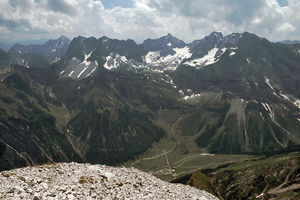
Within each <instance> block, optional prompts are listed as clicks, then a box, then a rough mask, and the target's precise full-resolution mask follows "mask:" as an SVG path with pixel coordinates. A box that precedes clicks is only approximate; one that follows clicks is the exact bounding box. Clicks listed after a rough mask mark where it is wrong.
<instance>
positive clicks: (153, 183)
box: [0, 163, 217, 200]
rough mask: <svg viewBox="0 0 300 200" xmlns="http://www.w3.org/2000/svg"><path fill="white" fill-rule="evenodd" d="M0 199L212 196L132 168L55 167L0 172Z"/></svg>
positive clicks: (209, 199)
mask: <svg viewBox="0 0 300 200" xmlns="http://www.w3.org/2000/svg"><path fill="white" fill-rule="evenodd" d="M0 199H35V200H38V199H50V200H51V199H199V200H214V199H217V198H216V197H214V196H213V195H211V194H209V193H207V192H205V191H201V190H198V189H196V188H193V187H190V186H186V185H182V184H172V183H168V182H164V181H162V180H159V179H158V178H155V177H154V176H152V175H150V174H148V173H146V172H141V171H139V170H137V169H134V168H115V167H108V166H104V165H90V164H79V163H57V164H49V165H42V166H36V167H25V168H20V169H13V170H10V171H2V172H0Z"/></svg>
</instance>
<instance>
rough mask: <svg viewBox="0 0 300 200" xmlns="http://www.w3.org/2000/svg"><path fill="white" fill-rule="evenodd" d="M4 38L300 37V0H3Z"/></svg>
mask: <svg viewBox="0 0 300 200" xmlns="http://www.w3.org/2000/svg"><path fill="white" fill-rule="evenodd" d="M0 8H1V12H0V42H3V41H7V42H12V41H20V40H38V39H46V38H57V37H59V36H60V35H66V36H68V37H70V38H72V37H74V36H77V35H83V36H95V37H97V38H98V37H101V36H103V35H106V36H108V37H111V38H118V39H128V38H131V39H134V40H136V41H137V42H142V41H143V40H144V39H146V38H156V37H160V36H162V35H165V34H167V33H169V32H170V33H172V34H173V35H175V36H177V37H178V38H180V39H183V40H185V41H186V42H190V41H192V40H194V39H200V38H202V37H204V36H205V35H208V34H209V33H210V32H212V31H221V32H223V34H225V35H226V34H230V33H232V32H244V31H249V32H253V33H256V34H258V35H259V36H262V37H266V38H268V39H269V40H272V41H278V40H284V39H300V12H299V10H300V1H299V0H0Z"/></svg>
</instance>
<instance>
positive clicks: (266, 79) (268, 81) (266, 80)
mask: <svg viewBox="0 0 300 200" xmlns="http://www.w3.org/2000/svg"><path fill="white" fill-rule="evenodd" d="M264 78H265V83H266V84H267V85H268V86H269V87H270V88H271V89H272V90H274V88H273V86H272V85H271V83H270V79H269V78H267V77H265V76H264Z"/></svg>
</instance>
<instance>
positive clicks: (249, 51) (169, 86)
mask: <svg viewBox="0 0 300 200" xmlns="http://www.w3.org/2000/svg"><path fill="white" fill-rule="evenodd" d="M299 77H300V44H281V43H272V42H270V41H268V40H267V39H265V38H261V37H259V36H257V35H255V34H252V33H248V32H245V33H232V34H230V35H227V36H223V34H222V33H219V32H212V33H211V34H210V35H208V36H206V37H204V38H203V39H200V40H195V41H193V42H191V43H188V44H187V43H185V42H184V41H182V40H179V39H178V38H176V37H174V36H172V35H171V34H167V35H166V36H163V37H161V38H158V39H147V40H145V41H144V42H143V43H141V44H137V43H136V42H134V41H133V40H130V39H128V40H117V39H110V38H108V37H105V36H104V37H101V38H99V39H97V38H94V37H89V38H85V37H82V36H78V37H76V38H73V39H72V41H70V40H69V39H68V38H66V37H60V38H58V39H56V40H49V41H48V42H46V43H45V44H41V45H19V44H15V45H14V46H13V47H12V48H11V49H10V50H9V51H8V52H5V51H1V50H0V80H1V82H0V93H1V95H0V158H1V161H0V169H1V170H4V169H11V168H15V167H20V166H26V165H33V164H40V163H46V162H58V161H64V162H65V161H66V162H67V161H78V162H90V163H102V164H111V165H112V164H113V165H115V164H121V163H124V162H126V161H128V160H133V159H136V158H137V157H138V156H140V155H142V154H143V153H144V152H147V150H149V149H151V148H153V145H154V144H155V143H160V142H161V141H167V142H168V143H169V144H174V145H175V151H178V152H179V153H180V154H182V155H183V154H188V153H190V152H198V151H201V152H203V151H204V152H208V153H216V154H218V153H222V154H255V155H257V154H266V153H268V152H273V151H283V150H287V149H291V148H292V149H295V148H296V149H297V148H299V144H300V78H299Z"/></svg>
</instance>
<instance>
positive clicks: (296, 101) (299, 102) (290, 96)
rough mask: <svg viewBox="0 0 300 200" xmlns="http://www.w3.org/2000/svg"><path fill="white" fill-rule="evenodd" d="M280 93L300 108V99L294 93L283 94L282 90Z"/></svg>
mask: <svg viewBox="0 0 300 200" xmlns="http://www.w3.org/2000/svg"><path fill="white" fill-rule="evenodd" d="M279 95H280V96H281V97H283V98H284V99H285V100H287V101H289V102H291V103H292V104H294V105H295V106H297V107H298V108H299V109H300V99H298V98H296V97H294V96H292V95H287V94H283V93H282V92H280V93H279Z"/></svg>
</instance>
